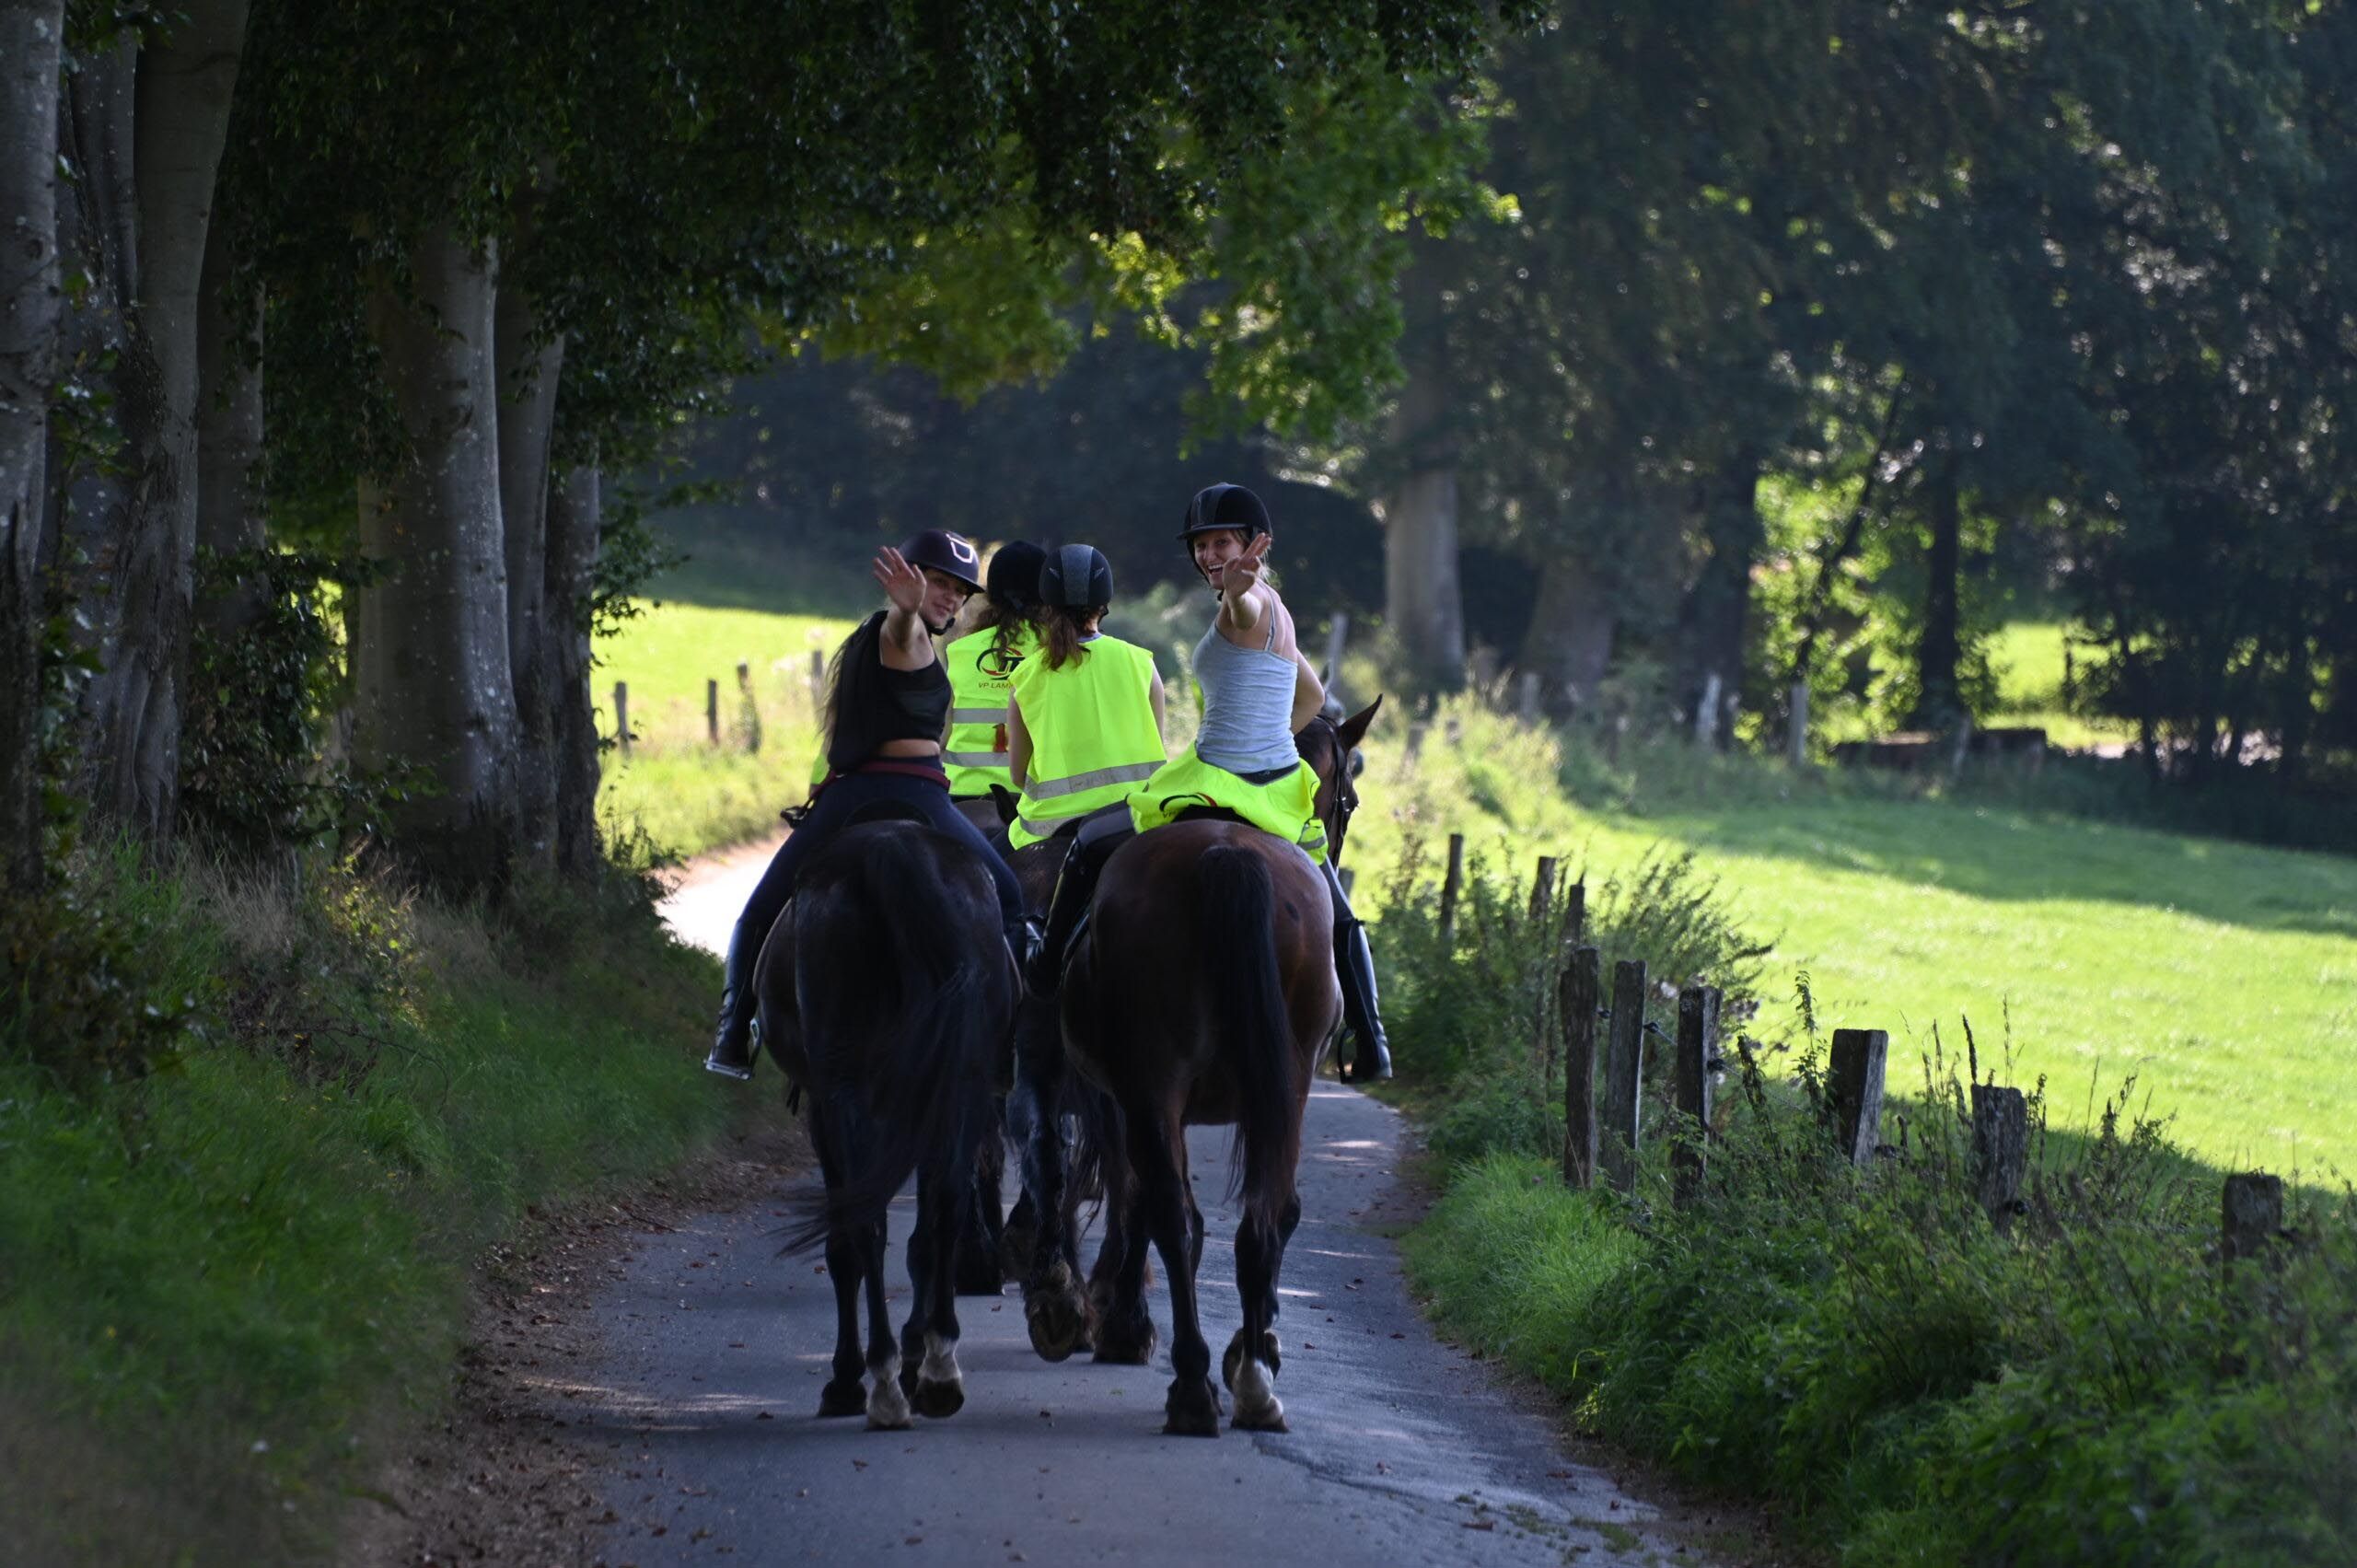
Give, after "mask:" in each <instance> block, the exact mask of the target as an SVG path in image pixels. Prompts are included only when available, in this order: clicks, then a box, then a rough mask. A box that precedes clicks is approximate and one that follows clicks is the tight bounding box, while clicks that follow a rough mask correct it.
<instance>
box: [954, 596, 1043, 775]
mask: <svg viewBox="0 0 2357 1568" xmlns="http://www.w3.org/2000/svg"><path fill="white" fill-rule="evenodd" d="M997 643H998V629H997V628H996V627H993V628H992V629H991V630H989V631H987V632H972V633H968V634H966V635H965V636H963V637H960V638H958V640H957V641H956V642H954V643H952V644H950V645H948V646H947V647H946V648H944V649H942V650H941V662H942V664H943V666H944V667H945V668H947V670H948V671H949V738H948V741H947V742H946V744H945V745H944V746H943V747H942V749H941V765H942V768H943V770H944V771H946V772H947V773H948V774H949V793H950V794H952V795H988V794H989V793H990V792H991V785H993V784H1004V785H1005V786H1006V787H1007V788H1008V789H1013V788H1014V787H1015V775H1014V774H1013V773H1012V772H1009V771H1008V766H1007V764H1008V761H1009V754H1008V752H1007V749H1006V694H1007V692H1008V691H1010V690H1011V689H1012V681H1013V679H1014V677H1015V672H1016V670H1017V669H1019V668H1022V666H1023V662H1024V661H1025V660H1026V659H1028V658H1029V657H1030V656H1032V655H1033V654H1035V653H1037V652H1038V651H1039V635H1038V633H1034V632H1033V631H1032V630H1031V628H1030V627H1028V626H1025V627H1022V628H1020V629H1018V630H1017V631H1016V633H1015V636H1014V639H1013V641H1012V642H1011V643H1010V644H1009V645H1008V647H1007V651H1006V655H1005V656H1004V658H1002V657H1000V656H999V655H998V653H997V651H996V648H997Z"/></svg>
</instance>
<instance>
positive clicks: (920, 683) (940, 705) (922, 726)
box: [876, 658, 949, 744]
mask: <svg viewBox="0 0 2357 1568" xmlns="http://www.w3.org/2000/svg"><path fill="white" fill-rule="evenodd" d="M884 692H885V695H886V696H887V697H888V698H889V699H890V701H889V702H888V703H883V704H882V707H883V712H881V713H879V714H877V715H876V739H877V743H878V744H881V743H882V742H884V741H887V740H936V741H937V740H939V739H940V738H941V732H942V730H943V729H944V728H945V727H946V726H947V725H948V723H949V672H948V671H947V670H946V669H944V668H942V667H941V661H940V660H939V659H937V658H936V659H935V660H934V661H933V662H932V663H931V664H929V665H926V666H925V667H924V668H923V669H894V668H892V667H891V666H890V665H886V666H884Z"/></svg>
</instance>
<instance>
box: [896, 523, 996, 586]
mask: <svg viewBox="0 0 2357 1568" xmlns="http://www.w3.org/2000/svg"><path fill="white" fill-rule="evenodd" d="M900 555H901V558H902V559H903V560H905V561H907V562H908V563H909V564H910V565H911V566H914V567H915V568H916V569H917V570H918V571H920V572H922V571H923V570H924V569H925V568H926V567H928V566H930V567H932V568H933V569H934V570H935V571H936V572H939V573H942V574H943V575H946V576H951V577H955V578H957V579H958V581H959V582H961V583H963V584H965V585H966V586H967V587H970V588H971V589H973V590H974V592H976V593H981V591H982V557H981V552H979V551H977V550H976V549H975V548H974V547H973V545H972V544H970V543H969V542H968V541H967V540H963V539H960V538H958V536H957V535H956V534H954V533H951V532H950V531H949V530H948V529H947V528H927V529H925V530H924V531H923V532H922V533H920V534H917V535H915V536H913V537H912V538H911V539H910V540H909V542H908V543H906V544H904V545H902V546H900Z"/></svg>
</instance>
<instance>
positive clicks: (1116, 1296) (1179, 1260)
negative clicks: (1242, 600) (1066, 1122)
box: [1061, 698, 1382, 1436]
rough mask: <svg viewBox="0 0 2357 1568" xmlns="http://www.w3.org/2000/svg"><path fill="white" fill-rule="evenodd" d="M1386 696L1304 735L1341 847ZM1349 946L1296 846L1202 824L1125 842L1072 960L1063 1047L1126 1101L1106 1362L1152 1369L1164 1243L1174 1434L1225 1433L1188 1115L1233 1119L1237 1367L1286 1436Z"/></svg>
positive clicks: (1331, 835)
mask: <svg viewBox="0 0 2357 1568" xmlns="http://www.w3.org/2000/svg"><path fill="white" fill-rule="evenodd" d="M1381 705H1382V700H1381V699H1380V698H1378V699H1376V703H1373V704H1371V705H1370V706H1368V707H1367V708H1366V709H1365V710H1364V711H1363V712H1361V713H1359V714H1353V716H1352V717H1351V718H1350V719H1348V720H1346V721H1344V722H1343V723H1341V724H1339V725H1338V724H1336V723H1335V722H1334V721H1333V720H1331V719H1329V718H1327V717H1325V716H1324V715H1320V716H1318V718H1315V719H1313V720H1311V721H1310V724H1309V726H1307V727H1306V728H1305V729H1304V730H1303V731H1302V733H1301V735H1300V737H1299V738H1298V739H1297V742H1296V743H1297V745H1298V746H1299V749H1300V750H1301V753H1302V755H1303V757H1304V758H1305V760H1306V761H1309V763H1310V764H1311V766H1312V768H1313V769H1315V770H1316V771H1317V772H1318V781H1319V784H1318V810H1319V816H1320V819H1321V821H1322V822H1323V823H1324V824H1325V828H1326V834H1327V842H1328V845H1329V853H1330V854H1340V853H1341V847H1342V843H1343V840H1344V838H1345V836H1346V834H1347V830H1348V824H1349V817H1350V813H1351V811H1352V810H1353V809H1354V808H1355V807H1356V805H1357V789H1356V785H1355V784H1354V782H1353V778H1352V773H1353V768H1352V765H1351V764H1352V754H1353V751H1354V749H1355V748H1356V747H1357V745H1358V742H1359V741H1360V739H1361V738H1364V735H1365V733H1366V729H1367V726H1369V725H1370V724H1371V723H1372V722H1373V720H1374V718H1375V714H1376V709H1377V708H1379V707H1380V706H1381ZM1333 943H1334V929H1333V902H1332V900H1331V898H1330V897H1329V894H1328V892H1327V890H1326V884H1325V881H1324V878H1323V877H1322V876H1321V875H1320V873H1319V872H1318V869H1317V867H1316V866H1315V865H1312V864H1311V862H1310V860H1309V857H1308V856H1307V855H1306V854H1304V853H1303V852H1302V851H1301V850H1300V849H1299V848H1297V847H1295V845H1293V844H1290V843H1287V842H1284V841H1283V840H1281V839H1279V838H1277V837H1275V836H1274V835H1272V834H1270V833H1266V832H1263V831H1261V830H1259V829H1257V828H1252V827H1248V826H1246V825H1245V824H1243V823H1241V822H1238V821H1237V820H1235V819H1231V818H1225V817H1218V818H1213V817H1202V818H1189V819H1180V820H1179V821H1176V822H1173V823H1171V824H1169V825H1168V826H1167V827H1162V828H1157V829H1155V830H1153V831H1151V832H1147V833H1143V834H1140V835H1139V836H1138V837H1137V838H1136V839H1134V840H1132V841H1131V842H1128V843H1126V844H1124V845H1122V846H1121V847H1120V849H1119V850H1117V851H1115V852H1114V854H1113V855H1112V857H1111V858H1110V859H1109V861H1108V862H1107V863H1106V866H1105V870H1104V873H1103V877H1102V879H1101V880H1100V881H1099V883H1098V885H1097V895H1096V899H1095V901H1094V902H1093V904H1092V905H1091V911H1090V914H1089V918H1088V921H1087V923H1086V925H1085V926H1084V927H1083V928H1082V930H1081V931H1080V933H1079V935H1078V936H1077V937H1076V939H1075V941H1074V949H1073V953H1072V956H1071V958H1070V959H1069V961H1068V962H1067V964H1066V966H1065V970H1064V977H1063V986H1062V993H1061V1008H1062V1013H1061V1020H1062V1032H1063V1040H1064V1047H1065V1051H1066V1052H1067V1054H1068V1055H1069V1057H1070V1058H1071V1061H1072V1063H1073V1065H1074V1068H1075V1069H1076V1070H1077V1071H1078V1072H1079V1073H1081V1074H1084V1075H1085V1076H1086V1078H1087V1079H1089V1080H1090V1081H1091V1082H1092V1083H1094V1084H1096V1085H1097V1086H1099V1087H1100V1088H1101V1089H1103V1090H1104V1092H1105V1093H1106V1095H1107V1096H1108V1097H1109V1100H1110V1102H1111V1106H1112V1109H1113V1115H1112V1117H1111V1118H1110V1119H1109V1121H1110V1123H1111V1125H1109V1126H1107V1127H1104V1128H1102V1129H1100V1132H1101V1133H1102V1137H1101V1140H1100V1143H1099V1144H1098V1146H1097V1149H1096V1151H1095V1152H1096V1153H1097V1156H1098V1157H1099V1158H1101V1159H1102V1160H1103V1162H1104V1164H1105V1167H1106V1171H1107V1174H1106V1187H1107V1191H1108V1192H1109V1194H1110V1195H1111V1198H1110V1203H1109V1206H1110V1207H1111V1209H1112V1211H1113V1214H1112V1217H1111V1218H1110V1219H1109V1223H1108V1225H1107V1235H1106V1243H1105V1250H1104V1252H1103V1253H1102V1254H1100V1256H1099V1259H1098V1262H1097V1271H1098V1273H1099V1275H1100V1278H1101V1279H1102V1280H1103V1281H1104V1283H1105V1284H1106V1285H1107V1287H1108V1288H1107V1291H1106V1295H1105V1299H1104V1302H1103V1306H1102V1308H1101V1310H1100V1312H1099V1314H1098V1322H1097V1328H1096V1341H1097V1360H1099V1361H1108V1362H1127V1363H1131V1364H1135V1365H1143V1364H1144V1363H1145V1362H1146V1361H1147V1360H1148V1359H1149V1358H1150V1357H1151V1356H1152V1354H1153V1350H1154V1339H1155V1332H1154V1323H1153V1319H1152V1318H1151V1317H1150V1316H1149V1315H1148V1314H1147V1311H1146V1307H1145V1297H1144V1287H1145V1270H1146V1242H1147V1241H1148V1240H1149V1239H1150V1240H1151V1241H1152V1242H1153V1245H1154V1249H1155V1251H1157V1252H1159V1253H1160V1254H1161V1255H1162V1266H1163V1272H1164V1273H1165V1275H1166V1276H1167V1278H1168V1280H1169V1282H1170V1311H1171V1345H1170V1360H1171V1367H1172V1370H1173V1372H1174V1373H1175V1374H1176V1376H1174V1377H1173V1378H1172V1380H1171V1384H1170V1388H1169V1390H1168V1393H1167V1397H1166V1399H1165V1400H1164V1404H1163V1414H1164V1418H1165V1423H1164V1427H1163V1430H1164V1431H1165V1432H1167V1433H1171V1434H1180V1435H1199V1436H1214V1435H1216V1434H1218V1431H1219V1414H1220V1402H1219V1396H1218V1393H1217V1392H1216V1390H1215V1389H1214V1388H1213V1386H1212V1382H1211V1377H1210V1368H1211V1350H1210V1346H1209V1344H1208V1343H1207V1342H1205V1341H1204V1339H1203V1334H1202V1321H1201V1317H1200V1314H1199V1312H1198V1310H1197V1306H1196V1300H1195V1273H1196V1268H1197V1265H1198V1263H1199V1261H1200V1260H1201V1255H1202V1224H1203V1222H1202V1214H1201V1212H1200V1211H1199V1210H1198V1209H1197V1208H1196V1207H1195V1202H1194V1199H1193V1196H1192V1193H1191V1191H1190V1187H1189V1183H1188V1171H1187V1142H1186V1129H1187V1127H1188V1126H1189V1125H1190V1124H1196V1125H1214V1126H1216V1125H1233V1126H1234V1127H1235V1128H1236V1145H1235V1154H1234V1156H1233V1163H1232V1167H1231V1172H1230V1192H1231V1195H1232V1196H1236V1197H1238V1198H1240V1199H1241V1201H1242V1209H1243V1218H1242V1222H1241V1223H1240V1224H1239V1225H1238V1226H1237V1233H1236V1281H1237V1293H1238V1294H1239V1295H1240V1296H1241V1297H1242V1300H1243V1308H1244V1322H1243V1326H1242V1327H1241V1328H1239V1329H1238V1330H1237V1332H1236V1335H1235V1337H1234V1339H1232V1340H1231V1341H1230V1342H1229V1343H1228V1346H1227V1350H1226V1353H1225V1355H1224V1356H1223V1358H1222V1362H1221V1380H1222V1381H1223V1382H1225V1384H1226V1385H1227V1388H1228V1390H1229V1392H1230V1393H1232V1394H1233V1395H1234V1396H1235V1398H1236V1411H1235V1416H1234V1424H1235V1425H1237V1426H1238V1427H1241V1428H1247V1429H1254V1430H1260V1431H1275V1432H1282V1431H1284V1430H1285V1418H1284V1406H1283V1402H1282V1401H1280V1400H1278V1398H1277V1396H1276V1391H1275V1388H1274V1386H1273V1379H1274V1377H1275V1376H1276V1374H1277V1372H1278V1370H1279V1367H1280V1365H1281V1357H1280V1355H1279V1353H1278V1346H1277V1337H1276V1332H1275V1323H1276V1318H1277V1310H1278V1297H1277V1279H1278V1275H1279V1273H1280V1272H1281V1270H1282V1269H1283V1261H1284V1249H1285V1244H1286V1242H1287V1241H1288V1240H1289V1239H1290V1238H1291V1237H1292V1236H1293V1232H1294V1229H1295V1226H1296V1225H1299V1224H1300V1221H1301V1201H1300V1198H1299V1197H1298V1195H1297V1193H1296V1191H1295V1167H1297V1165H1298V1164H1299V1161H1300V1156H1301V1126H1302V1118H1303V1114H1304V1111H1305V1109H1306V1106H1307V1103H1308V1098H1309V1082H1310V1079H1311V1077H1312V1075H1313V1074H1314V1073H1315V1071H1316V1069H1317V1065H1318V1057H1319V1056H1320V1055H1321V1054H1322V1053H1323V1052H1324V1051H1325V1049H1326V1046H1327V1043H1328V1042H1329V1040H1330V1039H1331V1038H1332V1037H1333V1035H1334V1033H1335V1031H1336V1028H1337V1027H1338V1025H1339V1024H1340V1021H1341V1005H1342V999H1341V986H1340V984H1339V983H1338V981H1336V978H1335V973H1334V958H1333Z"/></svg>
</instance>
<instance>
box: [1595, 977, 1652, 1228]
mask: <svg viewBox="0 0 2357 1568" xmlns="http://www.w3.org/2000/svg"><path fill="white" fill-rule="evenodd" d="M1610 1039H1611V1043H1610V1044H1609V1046H1608V1048H1607V1051H1606V1055H1605V1060H1604V1123H1603V1131H1602V1133H1601V1136H1600V1138H1599V1140H1598V1142H1599V1144H1600V1148H1599V1153H1600V1155H1601V1156H1602V1159H1603V1163H1604V1172H1605V1175H1606V1176H1607V1177H1608V1178H1609V1179H1610V1180H1611V1182H1612V1185H1613V1186H1615V1187H1617V1188H1619V1189H1620V1191H1623V1192H1627V1191H1631V1190H1632V1189H1634V1188H1635V1187H1636V1185H1637V1133H1638V1127H1637V1119H1638V1114H1639V1107H1638V1097H1639V1095H1640V1094H1642V1093H1643V1089H1644V1086H1645V964H1644V960H1643V959H1642V958H1623V959H1621V960H1620V962H1619V963H1616V964H1614V965H1613V966H1612V1034H1611V1037H1610Z"/></svg>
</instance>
